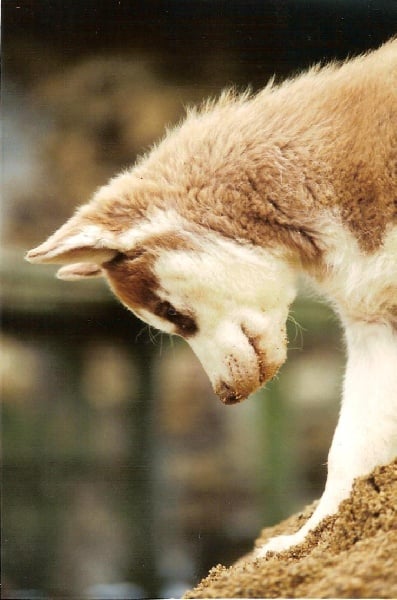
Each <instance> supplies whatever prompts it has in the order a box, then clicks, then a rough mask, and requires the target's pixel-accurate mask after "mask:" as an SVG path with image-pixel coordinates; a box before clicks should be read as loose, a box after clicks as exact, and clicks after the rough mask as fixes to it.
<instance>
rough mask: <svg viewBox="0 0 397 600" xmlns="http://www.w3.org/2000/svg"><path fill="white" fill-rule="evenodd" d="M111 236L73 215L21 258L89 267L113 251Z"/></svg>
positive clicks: (100, 261)
mask: <svg viewBox="0 0 397 600" xmlns="http://www.w3.org/2000/svg"><path fill="white" fill-rule="evenodd" d="M111 237H112V234H111V233H108V232H106V231H105V230H103V228H102V227H101V226H99V225H94V224H92V223H90V222H89V221H88V222H87V220H86V219H84V218H83V217H82V216H80V215H79V214H76V215H75V216H73V217H72V218H71V219H69V221H67V222H66V223H65V224H64V225H63V226H62V227H60V229H58V230H57V231H56V232H55V233H54V234H53V235H52V236H50V237H49V238H48V240H47V241H46V242H44V243H43V244H41V245H40V246H38V247H37V248H34V249H33V250H30V251H29V252H28V253H27V254H26V257H25V258H26V260H28V261H29V262H31V263H58V264H67V265H70V264H72V265H73V264H75V263H79V264H80V263H89V264H90V265H91V267H92V265H97V266H98V265H101V264H102V263H104V262H106V261H109V260H111V259H112V258H113V257H114V256H115V255H116V254H117V248H115V247H112V246H114V244H112V239H111ZM69 272H70V273H71V271H70V270H69ZM89 272H91V273H93V272H94V270H93V269H89V268H88V269H87V274H88V273H89ZM65 273H66V271H65ZM86 276H87V275H86ZM89 276H93V275H89Z"/></svg>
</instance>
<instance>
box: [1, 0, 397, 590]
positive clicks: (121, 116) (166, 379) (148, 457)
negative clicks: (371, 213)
mask: <svg viewBox="0 0 397 600" xmlns="http://www.w3.org/2000/svg"><path fill="white" fill-rule="evenodd" d="M2 9H3V10H2V12H3V36H2V37H3V82H2V83H3V87H2V90H3V91H2V96H3V113H2V126H3V186H2V187H3V196H2V201H3V202H2V206H3V208H2V253H1V278H2V284H1V294H2V298H1V301H2V334H1V352H2V358H1V364H0V370H1V376H2V400H3V419H2V423H3V489H4V491H3V523H2V525H3V544H2V552H3V559H2V565H3V569H2V571H3V580H2V581H3V592H2V597H3V598H18V599H23V598H57V597H62V598H71V599H72V598H82V597H83V598H84V597H86V598H114V599H117V598H120V599H121V598H146V597H151V598H154V597H162V598H168V597H176V596H180V595H181V594H182V593H183V591H184V590H185V589H186V588H187V587H190V586H192V585H193V584H195V583H197V581H198V580H199V579H200V578H201V577H202V576H204V575H205V574H206V573H207V571H208V569H209V568H210V567H211V566H213V565H215V564H217V563H219V562H222V563H223V564H230V562H231V561H233V560H234V559H236V558H237V557H239V556H241V555H242V554H243V553H244V552H246V551H249V550H250V549H251V548H252V543H253V540H254V539H255V537H256V536H257V535H258V533H259V531H260V529H261V528H262V527H263V526H265V525H270V524H273V523H274V522H276V521H278V520H280V519H281V518H283V517H284V516H288V515H289V514H291V513H292V512H293V511H295V510H298V509H299V508H300V507H302V506H303V505H304V504H305V503H307V502H309V501H311V500H312V499H314V498H316V497H318V496H319V495H320V493H321V488H322V486H323V483H324V478H325V461H326V455H327V450H328V447H329V444H330V440H331V436H332V432H333V429H334V427H335V423H336V418H337V412H338V395H339V392H340V387H341V380H342V374H343V342H342V340H341V337H340V331H339V329H338V324H337V321H336V319H335V317H334V316H333V315H332V313H331V312H330V310H329V309H328V308H327V307H326V305H325V304H324V303H323V302H319V301H315V300H314V299H313V298H311V297H310V293H307V292H306V291H305V290H303V291H302V295H301V297H300V299H299V300H298V301H297V302H296V304H295V305H294V307H293V311H292V317H291V320H290V322H289V360H288V362H287V363H286V365H285V366H284V367H283V368H282V370H281V372H280V375H279V377H278V378H277V379H276V380H275V381H274V382H273V383H272V384H270V385H268V386H267V388H266V390H265V391H262V392H260V393H257V394H256V395H255V396H253V397H251V398H250V399H249V400H248V401H246V402H245V403H243V404H241V405H237V406H231V407H225V406H223V405H221V403H220V402H219V400H218V399H217V398H216V397H215V396H214V394H213V393H212V391H211V388H210V385H209V383H208V381H207V379H206V376H205V374H204V373H203V371H202V369H201V367H200V365H199V364H198V361H197V360H196V358H195V357H194V356H193V354H192V353H191V351H190V350H189V348H188V347H187V345H186V344H185V343H183V342H182V341H180V340H178V339H170V338H169V337H168V336H163V335H160V334H159V333H158V332H156V331H154V330H149V329H148V328H147V327H145V326H144V325H143V324H142V323H140V322H139V321H137V320H136V319H135V317H133V316H132V315H131V314H129V313H128V312H127V311H126V310H125V309H124V308H122V307H121V306H120V305H119V304H118V303H117V302H116V301H115V300H114V299H113V298H112V297H111V295H110V293H109V292H108V290H107V289H106V286H105V284H104V283H103V282H101V281H92V282H87V283H84V282H83V283H65V282H61V281H57V280H55V279H54V277H53V275H54V272H55V269H54V268H52V267H32V266H29V265H27V264H25V263H24V261H23V255H24V252H25V251H26V249H28V248H30V247H32V246H34V245H37V244H38V243H40V242H41V241H43V240H44V238H45V237H46V236H47V235H48V234H49V233H51V232H52V231H53V230H54V229H55V228H57V227H58V226H59V225H60V224H62V222H63V221H64V219H66V218H67V217H68V216H69V215H70V214H71V213H72V211H73V209H74V207H75V206H76V205H78V204H81V203H83V202H85V201H87V199H88V198H89V197H90V195H91V194H92V193H93V192H94V191H95V189H96V188H97V187H98V186H100V185H101V184H103V183H105V182H106V180H107V179H108V178H109V177H110V176H112V175H114V174H116V173H117V172H118V171H120V170H121V169H123V168H125V167H128V166H129V165H132V164H133V163H134V161H135V159H136V157H137V155H139V154H141V153H143V152H145V151H147V150H148V148H149V147H150V145H151V144H152V143H153V142H154V141H155V140H156V139H158V138H159V137H161V136H162V134H163V132H164V127H165V126H167V125H170V124H172V123H175V122H176V121H178V120H179V119H180V118H181V117H182V116H183V114H184V107H185V106H186V105H189V104H192V103H197V102H199V101H200V100H201V99H203V98H206V97H208V96H216V95H217V94H218V93H219V92H220V90H221V89H223V88H224V87H225V86H230V85H236V86H237V87H238V88H239V89H244V88H246V86H247V85H250V86H251V87H252V88H253V89H258V88H260V87H261V86H263V85H264V84H265V83H266V81H267V80H268V78H269V77H270V76H271V75H273V74H276V77H277V79H278V80H281V79H283V78H284V77H286V76H288V75H291V74H293V73H296V72H298V71H299V70H302V69H303V68H305V67H307V66H309V65H311V64H313V63H314V62H318V61H325V60H328V59H333V58H338V59H342V58H345V57H347V56H348V55H354V54H356V53H358V52H361V51H364V50H367V49H370V48H375V47H376V46H378V45H379V44H381V43H382V42H384V41H386V40H387V39H388V38H389V37H391V36H392V35H393V34H395V32H396V25H397V3H396V2H394V1H392V0H384V1H382V0H373V1H371V0H367V1H366V2H362V1H361V0H350V1H348V0H329V1H328V0H312V1H308V0H307V1H304V0H273V1H266V0H256V1H252V0H247V1H245V2H244V1H242V0H240V1H234V0H202V1H197V0H168V1H161V0H141V1H132V0H119V1H114V0H108V1H106V0H97V1H96V2H93V1H91V0H81V1H79V2H64V0H42V1H40V2H37V1H35V0H20V1H17V0H15V1H14V0H4V2H3V3H2Z"/></svg>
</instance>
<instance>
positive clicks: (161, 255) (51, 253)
mask: <svg viewBox="0 0 397 600" xmlns="http://www.w3.org/2000/svg"><path fill="white" fill-rule="evenodd" d="M101 206H102V212H101V210H99V211H98V208H97V207H95V205H94V206H93V205H91V204H88V205H86V206H84V207H83V208H82V209H80V211H78V212H77V213H76V215H75V216H74V217H72V218H71V219H70V220H69V221H68V222H67V223H66V224H65V225H64V226H63V227H61V228H60V229H59V230H58V231H57V232H56V233H55V234H54V235H52V236H51V237H50V238H49V239H48V240H47V241H46V242H45V243H44V244H42V245H41V246H39V247H38V248H36V249H34V250H31V251H30V252H29V253H28V255H27V259H28V260H29V261H31V262H34V263H41V262H42V263H46V262H47V263H48V262H53V263H60V264H64V265H65V266H64V267H62V268H61V269H60V270H59V271H58V277H60V278H61V279H67V280H74V279H82V278H87V277H95V276H104V277H105V278H106V279H107V280H108V282H109V284H110V286H111V288H112V290H113V291H114V292H115V294H116V296H118V297H119V298H120V300H121V301H122V302H123V303H124V304H125V305H126V306H127V307H128V308H129V309H130V310H132V311H133V312H134V313H135V314H136V315H137V316H138V317H139V318H141V319H142V320H143V321H145V322H147V323H149V324H150V325H152V326H154V327H156V328H158V329H160V330H162V331H165V332H167V333H171V334H178V335H180V336H182V337H183V338H185V339H186V340H187V342H188V343H189V344H190V346H191V347H192V349H193V351H194V352H195V353H196V355H197V356H198V358H199V359H200V361H201V363H202V365H203V367H204V369H205V370H206V372H207V374H208V376H209V378H210V380H211V383H212V385H213V388H214V390H215V392H216V393H217V394H218V395H219V397H220V398H221V400H222V401H223V402H224V403H226V404H231V403H234V402H238V401H240V400H242V399H244V398H246V397H247V396H248V395H249V394H250V393H251V392H253V391H255V390H256V389H257V388H259V387H260V386H261V385H262V384H263V383H265V382H266V381H268V380H269V379H270V378H271V377H273V375H274V374H275V373H276V371H277V370H278V368H279V367H280V366H281V364H282V363H283V362H284V360H285V357H286V334H285V323H286V319H287V314H288V308H289V305H290V303H291V301H292V300H293V297H294V285H293V282H292V277H291V272H290V270H289V268H288V266H287V265H286V263H285V262H284V261H283V260H282V258H281V257H279V256H277V255H275V253H274V252H270V251H267V250H263V249H260V248H257V247H254V246H252V245H249V244H244V243H240V242H237V241H234V240H230V239H227V238H225V237H223V236H221V235H220V234H218V233H214V232H211V231H208V230H206V229H205V228H204V227H202V226H200V225H197V224H192V223H190V222H188V221H187V220H186V219H184V218H182V217H181V216H180V215H179V214H178V213H177V212H175V211H173V210H160V209H153V210H152V211H151V212H150V211H149V212H150V214H146V215H145V216H142V215H141V214H140V215H139V216H136V218H135V219H134V222H133V225H132V226H130V225H129V226H126V225H124V226H123V227H121V226H120V223H121V222H122V219H121V218H120V215H119V216H118V217H115V219H116V221H117V219H118V224H119V226H118V227H116V225H115V223H113V225H112V224H111V219H110V221H109V219H107V218H105V217H104V212H103V211H104V208H103V207H104V206H107V204H106V202H102V205H101ZM100 215H101V216H100ZM127 221H128V220H127ZM128 222H129V224H130V223H131V220H129V221H128Z"/></svg>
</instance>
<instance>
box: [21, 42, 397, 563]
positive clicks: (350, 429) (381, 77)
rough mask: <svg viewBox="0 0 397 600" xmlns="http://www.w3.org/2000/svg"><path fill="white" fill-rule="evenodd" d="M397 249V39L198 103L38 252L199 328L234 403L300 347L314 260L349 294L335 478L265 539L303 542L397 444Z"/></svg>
mask: <svg viewBox="0 0 397 600" xmlns="http://www.w3.org/2000/svg"><path fill="white" fill-rule="evenodd" d="M396 256H397V40H394V41H390V42H389V43H387V44H385V45H384V46H382V47H381V48H379V49H378V50H376V51H374V52H372V53H369V54H367V55H365V56H361V57H358V58H355V59H353V60H351V61H348V62H346V63H344V64H331V65H328V66H325V67H323V68H318V67H315V68H313V69H311V70H309V71H308V72H306V73H304V74H303V75H301V76H299V77H297V78H294V79H291V80H288V81H286V82H284V83H283V84H282V85H280V86H274V85H273V84H272V83H269V85H268V86H267V87H266V88H265V89H264V90H263V91H261V92H259V93H258V94H256V95H249V94H244V95H240V96H239V95H236V94H234V93H231V92H227V93H224V94H223V95H222V97H221V98H220V99H219V100H218V101H216V102H208V103H207V104H205V105H204V107H202V108H201V109H199V110H191V111H189V113H188V115H187V117H186V119H185V120H184V121H183V122H182V123H181V124H180V125H179V126H178V127H176V128H175V129H173V130H171V131H169V132H167V134H166V136H165V138H164V139H163V140H162V142H160V143H159V144H158V145H157V146H156V147H155V148H154V149H153V150H152V151H151V152H150V153H149V154H148V155H147V156H145V157H143V158H142V159H141V160H140V161H139V162H138V163H137V164H136V165H135V166H134V167H133V168H132V169H131V170H128V171H126V172H124V173H122V174H121V175H119V176H118V177H116V178H114V179H112V180H111V181H110V182H109V184H108V185H106V186H104V187H103V188H101V189H100V190H99V191H98V192H97V193H96V194H95V196H94V198H93V199H92V201H91V202H90V203H88V204H86V205H84V206H82V207H81V208H80V209H79V210H78V211H77V212H76V214H75V215H74V216H73V217H72V218H71V219H70V220H69V221H68V222H67V223H66V224H65V225H63V226H62V227H61V228H60V229H59V230H58V231H57V232H56V233H55V234H53V235H52V236H51V237H50V238H49V239H48V240H47V242H45V243H44V244H42V245H41V246H39V247H38V248H36V249H34V250H31V251H30V252H29V253H28V255H27V258H28V260H30V261H31V262H54V263H61V264H62V263H63V264H65V266H64V267H62V268H61V269H60V271H59V272H58V274H59V277H61V278H63V279H80V278H85V277H92V276H98V275H103V276H105V277H106V279H107V280H108V282H109V284H110V286H111V287H112V289H113V290H114V292H115V293H116V295H117V296H118V297H119V298H120V299H121V301H122V302H123V303H124V304H125V305H126V306H127V307H128V308H130V309H131V310H132V311H133V312H134V313H135V314H137V315H138V316H139V317H140V318H142V319H143V320H144V321H146V322H148V323H150V324H151V325H154V326H156V327H158V328H160V329H162V330H164V331H167V332H169V333H176V334H179V335H181V336H183V337H184V338H186V339H187V341H188V342H189V344H190V345H191V347H192V348H193V350H194V351H195V353H196V354H197V356H198V357H199V359H200V360H201V362H202V364H203V366H204V368H205V370H206V371H207V373H208V375H209V377H210V379H211V382H212V384H213V387H214V389H215V391H216V392H217V393H218V395H219V396H220V398H221V399H222V400H223V401H224V402H225V403H233V402H237V401H239V400H241V399H243V398H246V397H247V396H248V395H249V394H250V393H251V392H253V391H254V390H255V389H257V388H258V387H259V386H261V385H262V384H263V383H265V382H266V381H268V380H269V379H270V378H271V377H272V376H273V375H274V374H275V373H276V371H277V370H278V368H279V367H280V365H281V364H282V363H283V362H284V360H285V358H286V347H287V343H286V339H285V322H286V319H287V316H288V309H289V306H290V304H291V302H292V301H293V299H294V297H295V294H296V290H297V279H298V277H299V276H300V275H304V276H307V277H308V278H310V279H311V280H312V282H313V283H314V285H315V286H316V287H317V289H318V290H320V292H322V293H323V294H324V295H325V296H326V297H327V298H328V299H329V300H330V301H331V302H332V304H333V306H334V307H335V310H336V311H337V312H338V314H339V316H340V318H341V321H342V323H343V325H344V328H345V332H346V344H347V352H348V360H347V367H346V376H345V382H344V390H343V398H342V408H341V414H340V419H339V423H338V426H337V429H336V431H335V436H334V440H333V443H332V446H331V450H330V454H329V462H328V480H327V484H326V489H325V491H324V494H323V496H322V498H321V500H320V503H319V505H318V507H317V509H316V511H315V512H314V514H313V516H312V517H311V519H309V521H308V522H307V523H306V525H305V526H304V527H303V528H302V529H301V530H300V531H298V532H297V533H296V534H294V535H292V536H287V537H283V538H276V539H274V540H272V541H270V542H269V543H268V544H267V545H266V547H264V548H263V549H262V550H261V551H260V554H265V553H266V552H267V551H268V550H280V549H283V548H287V547H289V546H291V545H293V544H297V543H299V542H300V541H302V540H303V539H304V537H305V535H306V533H307V532H308V531H309V530H310V529H312V528H313V527H315V526H316V525H317V524H318V522H319V521H320V520H321V519H322V518H323V517H324V516H326V515H327V514H330V513H332V512H334V511H335V510H336V509H337V507H338V504H339V502H340V501H341V500H342V499H343V498H345V497H346V496H347V495H348V493H349V491H350V489H351V484H352V481H353V479H354V478H355V477H357V476H359V475H364V474H365V473H367V472H369V471H371V470H372V469H373V467H374V466H376V465H378V464H380V463H382V462H388V461H390V460H391V459H392V458H394V457H395V455H396V446H397V261H396ZM308 385H310V382H308Z"/></svg>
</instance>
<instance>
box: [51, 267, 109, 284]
mask: <svg viewBox="0 0 397 600" xmlns="http://www.w3.org/2000/svg"><path fill="white" fill-rule="evenodd" d="M102 276H103V271H102V269H101V266H100V265H97V264H94V263H75V264H72V265H66V266H65V267H61V268H60V269H59V270H58V272H57V277H58V279H65V280H66V281H77V280H78V279H93V278H94V277H102Z"/></svg>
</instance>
